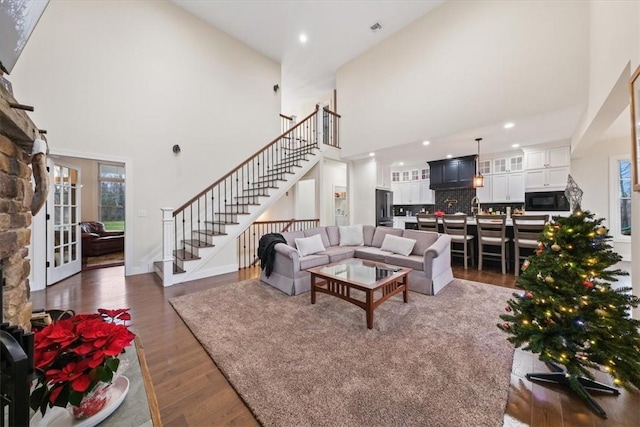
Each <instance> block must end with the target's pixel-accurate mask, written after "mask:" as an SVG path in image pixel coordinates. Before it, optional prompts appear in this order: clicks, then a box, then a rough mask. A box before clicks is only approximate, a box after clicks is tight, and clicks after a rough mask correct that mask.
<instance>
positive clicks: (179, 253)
mask: <svg viewBox="0 0 640 427" xmlns="http://www.w3.org/2000/svg"><path fill="white" fill-rule="evenodd" d="M173 256H174V257H176V258H178V259H181V260H183V261H190V260H193V259H200V257H199V256H198V255H195V254H192V253H191V252H187V251H185V250H184V249H177V250H175V251H173Z"/></svg>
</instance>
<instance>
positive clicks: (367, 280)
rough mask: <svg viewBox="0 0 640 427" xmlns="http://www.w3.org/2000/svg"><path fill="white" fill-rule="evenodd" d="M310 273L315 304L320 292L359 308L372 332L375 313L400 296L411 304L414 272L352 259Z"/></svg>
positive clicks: (321, 267) (312, 269) (312, 301)
mask: <svg viewBox="0 0 640 427" xmlns="http://www.w3.org/2000/svg"><path fill="white" fill-rule="evenodd" d="M307 271H308V272H309V273H310V274H311V304H315V303H316V292H321V293H324V294H329V295H333V296H335V297H338V298H340V299H343V300H345V301H348V302H350V303H352V304H355V305H357V306H358V307H360V308H362V309H363V310H364V311H365V312H366V313H367V328H369V329H372V328H373V310H375V309H376V307H378V306H379V305H380V304H382V303H383V302H384V301H386V300H388V299H389V298H391V297H392V296H394V295H396V294H398V293H400V292H402V293H403V297H404V302H405V303H406V302H408V301H409V276H408V274H409V272H410V271H411V269H410V268H404V267H397V266H394V265H389V264H383V263H380V262H374V261H367V260H363V259H357V258H351V259H348V260H343V261H339V262H334V263H331V264H327V265H323V266H320V267H314V268H310V269H308V270H307ZM352 289H358V290H360V291H363V292H364V293H365V300H364V301H362V300H360V299H356V298H354V297H352V296H351V290H352ZM377 291H380V292H377ZM375 298H377V299H375Z"/></svg>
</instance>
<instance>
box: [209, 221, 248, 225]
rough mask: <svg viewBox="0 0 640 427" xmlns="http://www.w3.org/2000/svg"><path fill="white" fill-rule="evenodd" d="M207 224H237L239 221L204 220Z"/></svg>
mask: <svg viewBox="0 0 640 427" xmlns="http://www.w3.org/2000/svg"><path fill="white" fill-rule="evenodd" d="M205 222H206V223H207V224H214V225H215V224H221V225H237V224H240V223H239V222H229V221H205Z"/></svg>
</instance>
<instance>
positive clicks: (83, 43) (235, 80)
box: [11, 1, 280, 274]
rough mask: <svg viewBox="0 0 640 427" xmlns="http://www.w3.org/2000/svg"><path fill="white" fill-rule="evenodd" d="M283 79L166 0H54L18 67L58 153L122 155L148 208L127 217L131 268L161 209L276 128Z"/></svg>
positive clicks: (21, 91)
mask: <svg viewBox="0 0 640 427" xmlns="http://www.w3.org/2000/svg"><path fill="white" fill-rule="evenodd" d="M279 78H280V67H279V64H277V63H276V62H274V61H272V60H271V59H268V58H266V57H265V56H263V55H261V54H259V53H257V52H256V51H254V50H252V49H251V48H249V47H247V46H246V45H244V44H242V43H241V42H239V41H237V40H235V39H232V38H231V37H229V36H228V35H226V34H224V33H222V32H220V31H218V30H217V29H215V28H213V27H211V26H209V25H207V24H205V23H204V22H202V21H200V20H199V19H197V18H195V17H194V16H192V15H190V14H188V13H187V12H185V11H184V10H182V9H180V8H178V7H176V6H175V5H173V4H171V3H169V2H166V1H153V2H150V1H127V2H112V1H91V2H65V1H52V2H50V4H49V6H48V7H47V10H46V11H45V13H44V15H43V16H42V19H41V20H40V23H39V24H38V26H37V27H36V29H35V31H34V33H33V35H32V36H31V39H30V40H29V42H28V43H27V46H26V49H25V51H24V52H23V54H22V56H21V58H20V60H19V61H18V63H17V65H16V67H15V68H14V70H13V73H12V75H11V81H12V83H13V88H14V93H15V96H16V98H17V99H18V100H19V101H20V102H22V103H25V104H30V105H35V112H34V113H32V114H31V116H32V118H33V120H34V122H35V123H37V124H38V126H39V127H40V128H43V129H47V130H48V136H49V138H48V139H49V145H50V147H51V152H52V153H54V154H55V153H58V154H65V155H71V156H74V157H89V158H95V159H102V158H118V159H121V160H122V161H123V162H127V173H128V177H127V179H128V182H127V185H128V187H131V186H132V187H133V188H132V196H131V200H132V203H131V206H128V207H127V212H128V214H130V213H131V212H137V211H138V210H140V209H144V210H146V211H147V212H148V216H147V217H142V218H138V217H135V218H130V217H129V218H127V231H128V232H129V233H132V234H133V236H135V238H134V239H133V240H132V241H131V242H132V245H131V246H132V247H131V248H127V254H131V256H132V263H131V264H132V265H129V264H128V265H127V274H135V273H141V272H146V271H147V264H146V263H145V262H143V260H144V258H145V257H147V256H149V255H150V254H152V253H154V252H155V251H156V250H158V248H159V246H160V244H161V230H162V228H161V219H160V218H161V216H160V208H161V207H166V206H171V207H174V208H175V207H178V206H180V205H182V204H183V203H184V202H186V201H187V200H188V199H189V198H191V197H192V196H194V195H195V194H196V193H197V192H199V191H200V190H202V189H203V188H205V187H206V186H207V185H209V184H211V183H213V182H214V181H215V180H216V179H218V178H220V177H221V176H223V175H224V174H226V173H227V172H229V171H230V170H231V169H232V168H233V167H234V166H235V165H237V164H238V163H240V162H241V161H242V160H243V159H245V158H247V157H248V156H249V155H251V154H253V152H255V150H256V148H257V147H260V146H263V145H264V144H266V143H267V142H268V141H270V140H271V139H273V138H274V137H275V136H276V135H278V134H279V130H280V124H279V123H280V122H279V117H278V114H279V107H280V98H279V94H274V92H273V83H274V82H277V81H278V80H279ZM247 120H248V121H249V123H250V125H247ZM176 143H177V144H180V146H181V147H182V152H181V153H180V154H179V155H175V154H174V153H173V152H172V151H171V148H172V146H173V145H174V144H176ZM130 183H132V185H129V184H130ZM34 238H38V236H34ZM130 249H131V250H130Z"/></svg>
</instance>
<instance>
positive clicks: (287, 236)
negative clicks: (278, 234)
mask: <svg viewBox="0 0 640 427" xmlns="http://www.w3.org/2000/svg"><path fill="white" fill-rule="evenodd" d="M282 237H284V240H286V241H287V245H289V246H291V247H292V248H295V247H296V239H302V238H303V237H304V232H303V231H302V230H300V231H287V232H284V233H282Z"/></svg>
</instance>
